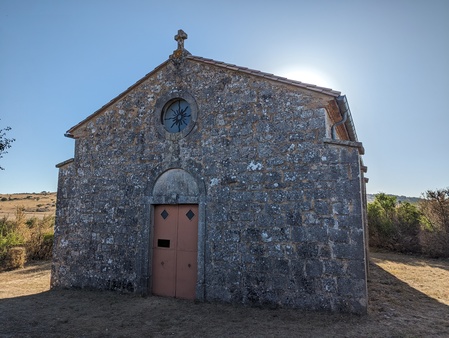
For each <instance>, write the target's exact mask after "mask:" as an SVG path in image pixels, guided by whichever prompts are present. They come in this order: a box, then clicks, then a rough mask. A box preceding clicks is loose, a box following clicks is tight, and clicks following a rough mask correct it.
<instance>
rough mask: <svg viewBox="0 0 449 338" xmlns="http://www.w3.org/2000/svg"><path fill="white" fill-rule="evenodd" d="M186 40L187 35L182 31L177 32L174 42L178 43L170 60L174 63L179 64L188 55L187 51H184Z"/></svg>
mask: <svg viewBox="0 0 449 338" xmlns="http://www.w3.org/2000/svg"><path fill="white" fill-rule="evenodd" d="M185 39H187V34H186V32H184V31H183V30H182V29H180V30H178V34H176V35H175V40H176V41H177V42H178V49H176V50H175V51H174V52H173V54H172V55H170V59H172V60H173V61H174V62H175V63H178V64H179V63H180V62H182V61H183V60H184V58H185V57H186V56H187V55H190V53H189V51H188V50H187V49H184V40H185Z"/></svg>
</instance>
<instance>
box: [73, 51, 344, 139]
mask: <svg viewBox="0 0 449 338" xmlns="http://www.w3.org/2000/svg"><path fill="white" fill-rule="evenodd" d="M185 58H186V59H189V60H193V61H196V62H200V63H205V64H210V65H214V66H216V67H220V68H225V69H228V70H234V71H237V72H242V73H246V74H250V75H253V76H257V77H260V78H263V79H266V80H272V81H275V82H279V83H284V84H288V85H292V86H295V87H298V88H302V89H307V90H310V91H314V92H318V93H321V94H325V95H329V96H332V97H334V98H335V99H337V98H338V97H340V94H341V93H340V92H339V91H336V90H333V89H330V88H325V87H320V86H316V85H313V84H309V83H304V82H301V81H296V80H290V79H287V78H285V77H281V76H276V75H274V74H270V73H265V72H262V71H259V70H255V69H250V68H246V67H240V66H236V65H233V64H229V63H225V62H221V61H216V60H213V59H207V58H203V57H200V56H193V55H186V56H185ZM168 62H170V59H168V60H166V61H165V62H163V63H161V64H160V65H159V66H157V67H156V68H154V69H153V70H152V71H151V72H149V73H148V74H146V75H145V76H144V77H142V78H141V79H140V80H138V81H137V82H136V83H134V84H133V85H131V86H130V87H129V88H128V89H126V90H125V91H123V92H122V93H120V94H119V95H117V96H116V97H115V98H113V99H112V100H110V101H109V102H108V103H106V104H104V105H103V106H102V107H101V108H99V109H97V110H96V111H95V112H94V113H92V114H91V115H89V116H88V117H86V118H85V119H83V120H82V121H80V122H79V123H77V124H76V125H74V126H73V127H72V128H70V129H69V130H68V131H67V132H66V133H65V134H64V136H66V137H69V138H74V136H73V132H74V131H75V130H76V129H77V128H78V127H80V126H82V125H83V124H85V123H86V122H88V121H90V120H91V119H93V118H94V117H95V116H97V115H98V114H99V113H100V112H102V111H103V110H104V109H105V108H107V107H108V106H110V105H112V104H114V103H115V102H117V101H118V100H120V99H121V98H122V97H124V96H125V95H126V94H127V93H129V92H130V91H131V90H133V89H134V88H135V87H137V86H139V85H140V84H141V83H142V82H144V81H145V80H146V79H148V78H149V77H150V76H152V75H153V74H154V73H156V72H157V71H158V70H160V69H161V68H163V67H165V65H166V64H167V63H168Z"/></svg>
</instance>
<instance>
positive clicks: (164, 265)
mask: <svg viewBox="0 0 449 338" xmlns="http://www.w3.org/2000/svg"><path fill="white" fill-rule="evenodd" d="M153 276H157V278H153V293H154V294H155V295H158V296H166V297H175V295H176V284H175V280H176V279H175V276H176V251H175V250H160V249H154V250H153Z"/></svg>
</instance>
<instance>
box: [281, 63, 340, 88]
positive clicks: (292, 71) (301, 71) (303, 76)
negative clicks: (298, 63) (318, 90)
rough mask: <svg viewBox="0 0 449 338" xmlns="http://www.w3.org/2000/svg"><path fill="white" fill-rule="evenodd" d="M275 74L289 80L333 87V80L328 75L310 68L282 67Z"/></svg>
mask: <svg viewBox="0 0 449 338" xmlns="http://www.w3.org/2000/svg"><path fill="white" fill-rule="evenodd" d="M275 74H276V75H279V76H284V77H286V78H288V79H290V80H296V81H301V82H304V83H308V84H313V85H317V86H320V87H326V88H332V89H335V88H333V85H334V81H332V80H331V79H330V77H329V76H327V75H326V74H324V73H322V72H320V71H317V70H315V69H312V68H284V69H280V70H279V71H278V72H277V73H275Z"/></svg>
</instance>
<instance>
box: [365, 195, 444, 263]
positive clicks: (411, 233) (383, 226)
mask: <svg viewBox="0 0 449 338" xmlns="http://www.w3.org/2000/svg"><path fill="white" fill-rule="evenodd" d="M368 226H369V236H370V245H372V246H374V247H380V248H385V249H389V250H393V251H399V252H405V253H408V252H410V253H423V254H426V255H429V256H432V257H449V189H440V190H436V191H431V190H429V191H427V192H426V193H425V195H424V199H422V200H421V201H420V203H419V204H418V205H414V204H410V203H408V202H405V203H397V202H396V197H394V196H388V195H386V194H384V193H381V194H377V195H376V197H375V200H374V202H372V203H369V204H368Z"/></svg>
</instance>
